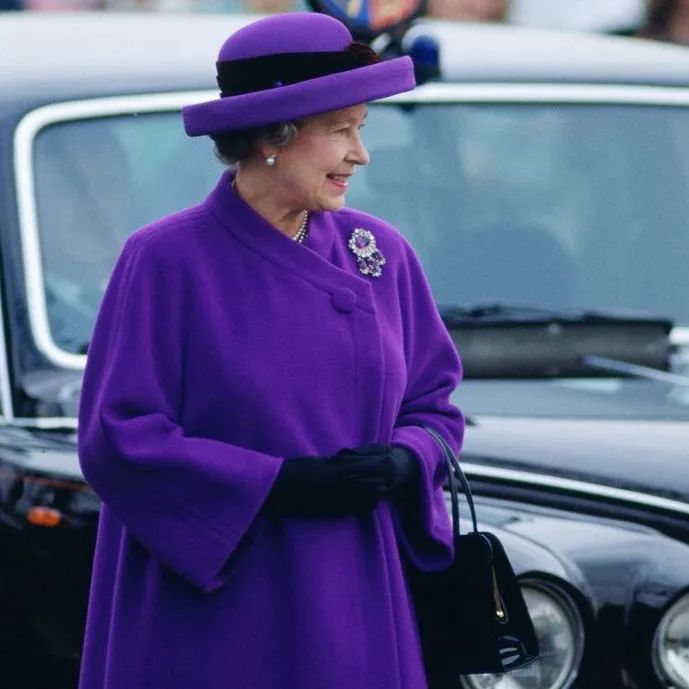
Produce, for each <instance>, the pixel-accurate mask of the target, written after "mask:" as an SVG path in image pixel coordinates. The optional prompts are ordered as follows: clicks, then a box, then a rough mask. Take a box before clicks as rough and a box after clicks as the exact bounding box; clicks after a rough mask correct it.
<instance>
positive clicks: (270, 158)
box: [266, 153, 277, 167]
mask: <svg viewBox="0 0 689 689" xmlns="http://www.w3.org/2000/svg"><path fill="white" fill-rule="evenodd" d="M276 162H277V156H276V155H275V153H271V154H270V155H269V156H268V157H267V158H266V165H267V166H268V167H274V166H275V163H276Z"/></svg>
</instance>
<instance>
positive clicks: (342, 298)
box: [332, 287, 356, 313]
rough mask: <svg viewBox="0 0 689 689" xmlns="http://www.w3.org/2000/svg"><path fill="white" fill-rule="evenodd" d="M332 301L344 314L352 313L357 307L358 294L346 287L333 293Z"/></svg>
mask: <svg viewBox="0 0 689 689" xmlns="http://www.w3.org/2000/svg"><path fill="white" fill-rule="evenodd" d="M332 299H333V306H334V307H335V308H336V309H337V310H338V311H341V312H342V313H351V311H352V310H353V309H354V307H355V306H356V294H354V292H352V290H351V289H347V288H346V287H343V288H342V289H338V290H336V291H335V292H333V297H332Z"/></svg>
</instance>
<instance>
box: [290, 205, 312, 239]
mask: <svg viewBox="0 0 689 689" xmlns="http://www.w3.org/2000/svg"><path fill="white" fill-rule="evenodd" d="M308 235H309V212H308V211H304V219H303V220H302V221H301V225H299V229H298V230H297V233H296V234H295V235H294V236H293V237H292V239H293V240H294V241H295V242H297V244H303V243H304V242H305V241H306V238H307V237H308Z"/></svg>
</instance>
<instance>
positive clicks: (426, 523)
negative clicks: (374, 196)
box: [391, 247, 464, 571]
mask: <svg viewBox="0 0 689 689" xmlns="http://www.w3.org/2000/svg"><path fill="white" fill-rule="evenodd" d="M407 252H408V253H407V262H406V270H405V271H404V272H403V273H402V274H401V276H400V284H399V298H400V304H401V309H402V317H403V330H404V352H405V360H406V366H407V385H406V390H405V393H404V397H403V400H402V404H401V407H400V411H399V414H398V416H397V419H396V421H395V426H394V429H393V432H392V439H391V443H392V444H393V445H398V446H401V447H404V448H406V449H407V450H410V451H411V452H412V453H413V454H414V456H415V457H416V459H417V460H418V462H419V467H420V472H419V485H418V486H417V490H416V493H415V498H414V501H413V503H412V504H406V505H399V506H398V509H397V514H396V516H397V530H398V541H399V543H400V547H401V549H402V551H403V552H404V553H405V555H406V556H407V557H408V558H409V560H410V561H411V562H412V564H413V565H414V566H415V567H417V568H418V569H421V570H425V571H431V570H437V569H441V568H443V567H445V566H447V565H448V564H449V563H450V561H451V559H452V555H453V546H452V528H451V523H450V519H449V515H448V511H447V507H446V504H445V497H444V492H443V485H444V483H445V480H446V478H447V472H446V467H445V459H444V455H443V453H442V450H441V449H440V447H439V446H438V444H437V441H436V440H435V439H434V438H433V437H432V436H431V434H430V433H429V432H428V431H427V430H425V429H424V426H429V427H431V428H433V429H434V430H435V431H437V432H438V433H440V434H441V435H442V436H443V438H445V440H446V441H447V442H448V444H449V445H450V447H452V449H453V450H454V451H455V452H459V450H460V448H461V444H462V438H463V434H464V418H463V416H462V414H461V412H460V410H459V409H458V408H457V407H455V406H454V405H453V404H452V403H451V402H450V395H451V394H452V392H453V391H454V389H455V388H456V387H457V385H458V383H459V381H460V380H461V376H462V369H461V363H460V360H459V356H458V355H457V351H456V349H455V346H454V344H453V342H452V340H451V338H450V336H449V333H448V332H447V329H446V328H445V326H444V324H443V322H442V320H441V318H440V314H439V313H438V309H437V307H436V305H435V301H434V299H433V296H432V294H431V290H430V287H429V285H428V282H427V280H426V277H425V275H424V273H423V270H422V268H421V265H420V264H419V261H418V259H417V257H416V255H415V254H414V253H413V251H412V249H411V248H410V247H407Z"/></svg>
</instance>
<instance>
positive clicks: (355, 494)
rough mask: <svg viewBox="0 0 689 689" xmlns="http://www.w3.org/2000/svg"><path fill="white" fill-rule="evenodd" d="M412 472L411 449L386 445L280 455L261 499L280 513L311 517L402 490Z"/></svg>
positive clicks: (362, 508)
mask: <svg viewBox="0 0 689 689" xmlns="http://www.w3.org/2000/svg"><path fill="white" fill-rule="evenodd" d="M415 472H418V467H417V466H416V460H415V458H414V457H413V456H412V455H411V453H409V452H408V451H407V450H405V449H403V448H398V447H391V446H388V445H367V446H366V447H362V448H356V449H345V450H341V451H340V452H338V453H337V454H336V455H335V456H334V457H295V458H292V459H286V460H285V461H284V462H283V464H282V468H281V470H280V473H279V474H278V477H277V479H276V480H275V483H274V485H273V489H272V491H271V493H270V496H269V498H268V502H267V505H268V507H270V508H271V509H273V510H275V511H278V512H281V513H283V514H292V515H302V516H314V517H319V516H320V517H326V516H342V515H346V514H358V513H362V512H367V511H370V510H372V509H373V507H375V505H376V503H378V501H379V500H382V499H384V498H388V497H395V496H397V495H401V494H402V493H404V492H405V491H406V490H407V489H408V487H409V484H410V483H412V482H414V479H415V476H416V474H415Z"/></svg>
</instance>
